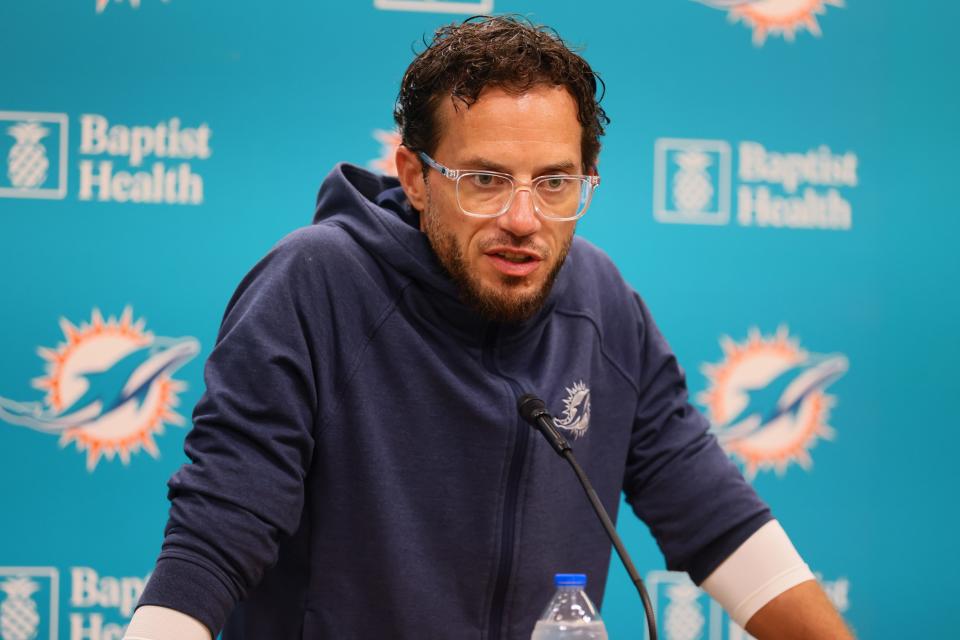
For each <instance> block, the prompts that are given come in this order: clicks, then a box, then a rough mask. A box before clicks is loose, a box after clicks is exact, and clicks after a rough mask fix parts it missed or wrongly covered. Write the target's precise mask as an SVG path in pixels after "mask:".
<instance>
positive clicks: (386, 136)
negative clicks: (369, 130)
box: [368, 129, 403, 177]
mask: <svg viewBox="0 0 960 640" xmlns="http://www.w3.org/2000/svg"><path fill="white" fill-rule="evenodd" d="M373 137H374V138H376V139H377V141H378V142H379V143H380V157H379V158H376V159H374V160H371V161H370V162H369V163H368V166H369V167H370V168H371V169H373V170H374V171H377V172H379V173H382V174H383V175H385V176H394V177H396V175H397V160H396V157H397V147H399V146H400V144H401V142H403V140H402V139H401V137H400V132H399V131H397V130H396V129H394V130H393V131H387V130H386V129H374V130H373Z"/></svg>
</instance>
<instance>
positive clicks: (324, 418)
mask: <svg viewBox="0 0 960 640" xmlns="http://www.w3.org/2000/svg"><path fill="white" fill-rule="evenodd" d="M411 284H413V281H408V282H407V283H406V284H404V285H403V287H401V288H400V290H399V291H398V292H397V294H396V295H395V296H394V297H393V300H391V302H390V304H388V305H387V307H386V309H384V310H383V313H381V314H380V317H379V318H377V321H376V322H375V323H374V326H373V329H371V330H370V333H369V334H368V335H367V339H366V340H365V341H364V343H363V346H362V347H360V349H359V350H358V351H357V357H356V358H355V359H354V361H353V364H351V365H350V367H349V373H348V374H347V377H346V378H344V380H343V383H342V384H341V385H340V388H339V389H338V390H337V392H336V397H335V398H334V400H333V407H332V408H331V409H330V411H329V412H324V414H323V415H321V414H320V413H319V412H318V413H317V414H316V415H317V422H319V423H320V424H315V425H314V433H316V434H317V437H319V436H320V434H322V433H323V432H324V431H325V430H326V428H327V426H329V425H330V423H332V422H333V419H334V418H335V417H336V416H337V414H338V413H339V412H340V408H341V407H342V405H343V396H344V394H345V393H346V391H347V388H349V386H350V383H351V382H352V381H353V377H354V376H355V375H356V374H357V371H359V370H360V364H361V363H362V362H363V359H364V357H365V356H366V355H367V348H368V347H369V346H370V343H371V342H373V340H374V338H376V336H377V333H379V331H380V328H381V327H383V325H384V323H385V322H386V321H387V318H389V317H390V316H391V315H393V312H394V311H396V309H397V305H398V304H399V301H400V298H401V297H403V294H404V292H405V291H406V290H407V287H409V286H410V285H411Z"/></svg>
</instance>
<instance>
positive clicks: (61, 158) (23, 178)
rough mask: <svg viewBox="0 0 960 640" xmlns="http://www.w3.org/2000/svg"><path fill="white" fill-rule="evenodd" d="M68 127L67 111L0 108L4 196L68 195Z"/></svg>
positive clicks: (0, 189)
mask: <svg viewBox="0 0 960 640" xmlns="http://www.w3.org/2000/svg"><path fill="white" fill-rule="evenodd" d="M67 129H68V120H67V114H65V113H39V112H37V113H34V112H28V111H0V158H2V159H4V160H5V161H6V170H5V171H3V172H2V175H0V198H48V199H54V200H62V199H63V198H64V197H66V195H67V144H68V142H67V141H68V135H67Z"/></svg>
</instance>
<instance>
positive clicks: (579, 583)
mask: <svg viewBox="0 0 960 640" xmlns="http://www.w3.org/2000/svg"><path fill="white" fill-rule="evenodd" d="M553 584H554V585H555V586H558V587H585V586H587V574H585V573H558V574H557V575H555V576H554V577H553Z"/></svg>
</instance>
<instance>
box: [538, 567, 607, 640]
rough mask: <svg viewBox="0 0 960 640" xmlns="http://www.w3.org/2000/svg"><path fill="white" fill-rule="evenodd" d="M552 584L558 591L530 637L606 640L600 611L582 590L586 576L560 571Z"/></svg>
mask: <svg viewBox="0 0 960 640" xmlns="http://www.w3.org/2000/svg"><path fill="white" fill-rule="evenodd" d="M553 583H554V584H555V585H556V586H557V591H556V593H554V594H553V598H552V599H551V600H550V604H548V605H547V608H546V610H544V612H543V615H542V616H540V619H539V620H537V626H535V627H534V628H533V635H532V636H530V640H607V629H606V627H604V626H603V621H602V620H601V619H600V614H599V613H597V608H596V607H595V606H593V603H592V602H591V601H590V598H589V597H587V593H586V591H584V590H583V588H584V587H585V586H587V576H585V575H584V574H582V573H558V574H557V575H556V577H555V578H554V579H553Z"/></svg>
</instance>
